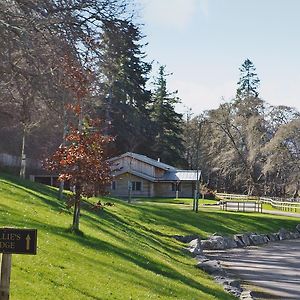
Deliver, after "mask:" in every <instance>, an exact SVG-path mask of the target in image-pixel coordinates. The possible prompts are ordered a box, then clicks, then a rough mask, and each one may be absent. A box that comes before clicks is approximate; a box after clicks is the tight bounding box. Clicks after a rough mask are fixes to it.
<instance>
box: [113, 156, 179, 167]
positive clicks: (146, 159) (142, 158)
mask: <svg viewBox="0 0 300 300" xmlns="http://www.w3.org/2000/svg"><path fill="white" fill-rule="evenodd" d="M126 156H129V157H132V158H135V159H137V160H140V161H142V162H145V163H147V164H149V165H152V166H155V167H157V168H160V169H163V170H166V171H167V170H177V169H176V168H175V167H173V166H170V165H167V164H165V163H162V162H160V161H157V160H155V159H152V158H149V157H147V156H145V155H141V154H137V153H133V152H126V153H124V154H122V155H119V156H116V157H113V158H111V159H109V161H111V162H113V161H115V160H118V159H120V158H123V157H126Z"/></svg>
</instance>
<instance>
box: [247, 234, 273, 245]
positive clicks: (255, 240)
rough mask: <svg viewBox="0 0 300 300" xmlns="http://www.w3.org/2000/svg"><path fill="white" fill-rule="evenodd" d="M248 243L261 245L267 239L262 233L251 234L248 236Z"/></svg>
mask: <svg viewBox="0 0 300 300" xmlns="http://www.w3.org/2000/svg"><path fill="white" fill-rule="evenodd" d="M249 239H250V243H251V245H253V246H257V245H262V244H265V243H267V242H268V241H269V240H268V238H267V237H266V235H264V234H251V235H250V236H249Z"/></svg>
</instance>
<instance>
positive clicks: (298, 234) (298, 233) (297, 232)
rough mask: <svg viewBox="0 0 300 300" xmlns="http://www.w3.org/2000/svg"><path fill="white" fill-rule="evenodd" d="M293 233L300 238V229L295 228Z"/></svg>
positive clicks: (296, 237)
mask: <svg viewBox="0 0 300 300" xmlns="http://www.w3.org/2000/svg"><path fill="white" fill-rule="evenodd" d="M293 235H294V238H295V239H299V238H300V232H299V231H298V230H295V231H294V232H293Z"/></svg>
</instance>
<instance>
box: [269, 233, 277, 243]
mask: <svg viewBox="0 0 300 300" xmlns="http://www.w3.org/2000/svg"><path fill="white" fill-rule="evenodd" d="M267 237H268V239H269V241H270V242H277V241H279V235H278V233H268V234H267Z"/></svg>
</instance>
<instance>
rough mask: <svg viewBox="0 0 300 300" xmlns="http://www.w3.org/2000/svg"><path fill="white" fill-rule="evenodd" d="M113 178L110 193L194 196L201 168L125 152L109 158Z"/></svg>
mask: <svg viewBox="0 0 300 300" xmlns="http://www.w3.org/2000/svg"><path fill="white" fill-rule="evenodd" d="M109 161H110V164H111V169H112V175H113V181H112V184H111V187H110V194H111V195H112V196H117V197H129V195H130V196H132V197H174V198H175V197H187V198H190V197H193V196H194V193H195V189H196V182H197V181H199V179H200V176H201V171H196V170H181V169H177V168H175V167H173V166H170V165H167V164H165V163H162V162H160V161H159V159H158V160H154V159H151V158H149V157H147V156H144V155H140V154H136V153H132V152H127V153H124V154H122V155H120V156H117V157H113V158H111V159H110V160H109Z"/></svg>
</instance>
